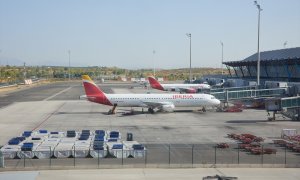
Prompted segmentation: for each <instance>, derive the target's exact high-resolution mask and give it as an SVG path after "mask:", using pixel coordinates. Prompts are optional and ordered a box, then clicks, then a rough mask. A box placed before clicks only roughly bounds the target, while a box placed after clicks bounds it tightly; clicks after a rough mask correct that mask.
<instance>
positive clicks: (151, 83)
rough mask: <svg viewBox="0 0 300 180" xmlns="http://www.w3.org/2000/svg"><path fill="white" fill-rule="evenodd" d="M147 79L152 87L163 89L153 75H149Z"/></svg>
mask: <svg viewBox="0 0 300 180" xmlns="http://www.w3.org/2000/svg"><path fill="white" fill-rule="evenodd" d="M148 80H149V83H150V85H151V87H152V88H154V89H158V90H162V91H163V90H164V88H163V87H162V85H161V84H160V83H159V82H158V81H157V80H156V79H155V78H154V77H153V76H149V77H148Z"/></svg>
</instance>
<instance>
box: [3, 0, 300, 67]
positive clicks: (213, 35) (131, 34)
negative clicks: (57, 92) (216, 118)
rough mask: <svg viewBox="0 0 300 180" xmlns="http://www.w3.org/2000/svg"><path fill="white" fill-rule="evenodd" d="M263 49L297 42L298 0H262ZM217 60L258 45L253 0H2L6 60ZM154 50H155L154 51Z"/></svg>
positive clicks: (207, 63)
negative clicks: (222, 49)
mask: <svg viewBox="0 0 300 180" xmlns="http://www.w3.org/2000/svg"><path fill="white" fill-rule="evenodd" d="M258 2H259V3H260V4H261V7H262V9H263V11H262V13H261V50H262V51H263V50H272V49H281V48H283V43H284V42H285V41H287V47H300V1H299V0H261V1H258ZM187 32H189V33H192V66H193V67H220V66H221V45H220V41H223V43H224V60H225V61H232V60H240V59H244V58H246V57H248V56H250V55H251V54H252V53H255V52H256V51H257V9H256V7H255V6H254V3H253V1H252V0H226V1H224V0H0V50H1V52H0V63H1V65H6V63H8V64H14V65H22V64H23V62H26V63H27V64H28V65H61V66H66V65H68V52H67V51H68V50H71V65H72V66H117V67H124V68H130V69H136V68H152V67H153V62H154V63H155V66H156V67H159V68H183V67H189V39H188V38H187V36H186V33H187ZM153 50H155V51H156V53H155V55H154V57H153Z"/></svg>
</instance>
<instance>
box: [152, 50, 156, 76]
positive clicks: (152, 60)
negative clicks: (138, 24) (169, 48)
mask: <svg viewBox="0 0 300 180" xmlns="http://www.w3.org/2000/svg"><path fill="white" fill-rule="evenodd" d="M152 53H153V57H152V63H153V76H154V77H155V63H154V55H155V53H156V52H155V50H153V51H152Z"/></svg>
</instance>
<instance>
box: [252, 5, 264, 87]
mask: <svg viewBox="0 0 300 180" xmlns="http://www.w3.org/2000/svg"><path fill="white" fill-rule="evenodd" d="M254 5H255V6H256V7H257V10H258V23H257V31H258V32H257V86H259V85H260V50H259V36H260V12H261V11H262V9H261V7H260V5H259V4H258V3H257V1H254Z"/></svg>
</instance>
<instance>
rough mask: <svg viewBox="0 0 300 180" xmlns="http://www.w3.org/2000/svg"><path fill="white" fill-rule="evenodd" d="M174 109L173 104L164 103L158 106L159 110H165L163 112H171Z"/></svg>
mask: <svg viewBox="0 0 300 180" xmlns="http://www.w3.org/2000/svg"><path fill="white" fill-rule="evenodd" d="M174 109H175V106H174V104H165V105H163V106H162V107H161V108H160V110H162V111H165V112H173V111H174Z"/></svg>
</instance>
